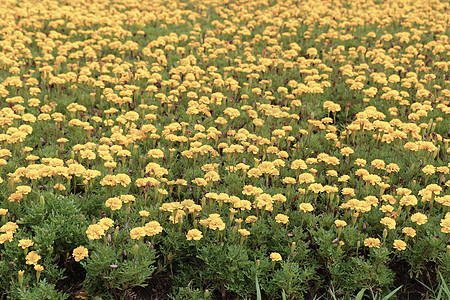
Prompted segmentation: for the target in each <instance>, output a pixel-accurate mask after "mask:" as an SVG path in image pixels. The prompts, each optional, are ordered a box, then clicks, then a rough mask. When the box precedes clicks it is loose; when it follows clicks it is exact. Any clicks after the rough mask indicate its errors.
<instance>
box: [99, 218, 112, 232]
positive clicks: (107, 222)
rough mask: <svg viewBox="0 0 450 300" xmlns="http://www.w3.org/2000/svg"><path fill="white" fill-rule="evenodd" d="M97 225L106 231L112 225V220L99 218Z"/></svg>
mask: <svg viewBox="0 0 450 300" xmlns="http://www.w3.org/2000/svg"><path fill="white" fill-rule="evenodd" d="M97 224H98V225H100V226H102V228H103V230H105V231H106V230H108V229H109V228H110V227H111V226H113V225H114V220H112V219H110V218H101V219H100V220H99V221H98V222H97Z"/></svg>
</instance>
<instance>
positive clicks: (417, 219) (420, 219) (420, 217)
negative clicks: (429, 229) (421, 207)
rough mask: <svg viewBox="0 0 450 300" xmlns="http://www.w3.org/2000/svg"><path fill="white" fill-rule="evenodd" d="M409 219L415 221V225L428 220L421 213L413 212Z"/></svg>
mask: <svg viewBox="0 0 450 300" xmlns="http://www.w3.org/2000/svg"><path fill="white" fill-rule="evenodd" d="M411 221H413V222H415V223H417V225H423V224H425V223H426V222H427V221H428V217H427V216H426V215H424V214H422V213H415V214H413V215H412V216H411Z"/></svg>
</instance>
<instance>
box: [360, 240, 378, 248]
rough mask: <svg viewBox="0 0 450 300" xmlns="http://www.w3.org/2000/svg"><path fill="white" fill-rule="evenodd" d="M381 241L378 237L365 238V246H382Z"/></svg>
mask: <svg viewBox="0 0 450 300" xmlns="http://www.w3.org/2000/svg"><path fill="white" fill-rule="evenodd" d="M380 245H381V242H380V239H378V238H367V239H365V240H364V246H367V247H370V248H374V247H375V248H380Z"/></svg>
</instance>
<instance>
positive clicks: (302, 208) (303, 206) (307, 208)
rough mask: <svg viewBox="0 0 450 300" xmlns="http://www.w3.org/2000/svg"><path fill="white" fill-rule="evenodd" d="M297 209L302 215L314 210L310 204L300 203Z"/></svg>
mask: <svg viewBox="0 0 450 300" xmlns="http://www.w3.org/2000/svg"><path fill="white" fill-rule="evenodd" d="M299 208H300V211H301V212H303V213H307V212H311V211H313V210H314V207H313V206H312V204H311V203H300V205H299Z"/></svg>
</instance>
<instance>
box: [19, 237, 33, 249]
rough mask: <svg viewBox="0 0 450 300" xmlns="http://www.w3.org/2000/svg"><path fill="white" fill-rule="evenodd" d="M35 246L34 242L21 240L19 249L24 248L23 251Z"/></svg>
mask: <svg viewBox="0 0 450 300" xmlns="http://www.w3.org/2000/svg"><path fill="white" fill-rule="evenodd" d="M33 245H34V242H33V241H32V240H29V239H21V240H20V241H19V247H22V249H26V248H28V247H31V246H33Z"/></svg>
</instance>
